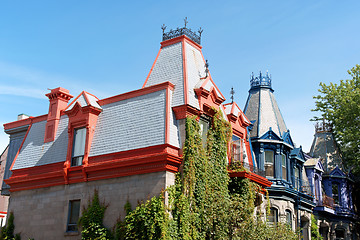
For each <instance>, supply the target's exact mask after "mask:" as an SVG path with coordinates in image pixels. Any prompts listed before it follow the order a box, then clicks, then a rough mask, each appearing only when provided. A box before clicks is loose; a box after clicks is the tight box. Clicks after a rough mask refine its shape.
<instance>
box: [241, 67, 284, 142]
mask: <svg viewBox="0 0 360 240" xmlns="http://www.w3.org/2000/svg"><path fill="white" fill-rule="evenodd" d="M250 85H251V88H250V90H249V96H248V99H247V101H246V104H245V108H244V113H245V115H246V116H247V118H248V119H249V120H250V121H251V123H252V124H253V127H252V130H251V132H250V134H251V138H261V137H263V136H264V135H265V134H266V133H268V132H269V131H270V132H271V133H272V134H275V135H276V136H277V137H279V138H280V139H285V138H286V135H288V134H287V133H288V129H287V127H286V124H285V121H284V119H283V117H282V115H281V112H280V108H279V106H278V104H277V102H276V99H275V96H274V94H273V92H274V90H273V89H272V87H271V76H269V74H268V73H266V75H262V74H261V72H260V74H259V76H257V77H254V75H252V76H251V81H250Z"/></svg>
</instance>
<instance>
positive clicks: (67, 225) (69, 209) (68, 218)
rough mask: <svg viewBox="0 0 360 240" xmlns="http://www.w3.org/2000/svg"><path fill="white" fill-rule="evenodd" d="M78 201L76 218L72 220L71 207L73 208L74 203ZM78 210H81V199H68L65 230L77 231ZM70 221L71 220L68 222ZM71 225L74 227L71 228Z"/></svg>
mask: <svg viewBox="0 0 360 240" xmlns="http://www.w3.org/2000/svg"><path fill="white" fill-rule="evenodd" d="M75 202H78V203H79V206H78V210H77V214H76V215H77V217H75V218H77V219H74V220H72V219H71V218H72V216H73V212H72V211H73V209H74V203H75ZM80 211H81V200H80V199H73V200H69V205H68V217H67V223H66V232H78V231H79V228H78V224H77V223H78V220H79V218H80ZM70 221H71V222H70ZM72 227H74V229H71V228H72Z"/></svg>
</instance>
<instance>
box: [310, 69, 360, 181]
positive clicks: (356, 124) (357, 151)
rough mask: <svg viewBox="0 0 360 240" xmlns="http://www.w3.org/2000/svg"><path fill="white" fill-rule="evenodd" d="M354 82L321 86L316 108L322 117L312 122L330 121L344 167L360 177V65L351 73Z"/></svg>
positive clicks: (315, 97) (323, 84) (346, 81)
mask: <svg viewBox="0 0 360 240" xmlns="http://www.w3.org/2000/svg"><path fill="white" fill-rule="evenodd" d="M348 73H349V75H350V76H351V79H348V80H345V81H344V80H341V81H340V84H336V83H335V84H334V83H330V84H329V85H326V84H325V83H320V89H319V90H318V91H319V93H320V94H319V95H317V96H314V99H316V101H315V104H316V108H315V109H313V110H312V111H315V112H319V113H320V114H321V116H320V117H314V118H313V119H312V120H314V121H318V120H326V121H327V122H328V124H330V126H331V127H332V129H333V133H334V136H335V139H336V141H337V143H338V144H339V147H340V150H341V153H342V158H343V164H344V165H345V167H347V168H348V169H349V170H350V169H352V172H353V173H355V174H356V175H360V134H359V133H360V65H356V66H355V67H353V68H352V69H351V70H349V71H348Z"/></svg>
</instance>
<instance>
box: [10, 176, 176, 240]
mask: <svg viewBox="0 0 360 240" xmlns="http://www.w3.org/2000/svg"><path fill="white" fill-rule="evenodd" d="M174 180H175V174H173V173H170V172H157V173H148V174H142V175H134V176H127V177H121V178H113V179H106V180H99V181H93V182H85V183H77V184H70V185H62V186H55V187H49V188H41V189H34V190H26V191H19V192H13V193H11V197H10V203H9V212H10V211H12V212H14V216H15V233H19V232H20V233H21V237H22V239H28V238H34V239H53V240H56V239H69V240H72V239H81V235H80V234H73V233H72V234H69V233H66V226H67V219H68V211H69V209H68V208H69V201H70V200H77V199H80V200H81V210H80V215H81V212H82V209H83V207H86V206H87V205H88V203H89V200H90V199H92V197H93V194H94V190H95V189H97V190H98V192H99V197H100V200H101V201H102V202H105V203H106V204H107V205H108V208H107V209H106V212H105V217H104V225H105V226H106V227H108V228H112V227H113V226H114V225H115V223H116V220H117V219H118V218H119V217H121V218H124V216H125V212H124V204H125V203H126V201H127V200H129V202H130V203H131V205H132V208H135V207H136V205H137V203H138V202H139V201H141V200H144V199H147V198H149V197H152V196H155V195H159V193H160V192H161V190H162V189H165V188H166V187H167V186H169V185H172V184H174Z"/></svg>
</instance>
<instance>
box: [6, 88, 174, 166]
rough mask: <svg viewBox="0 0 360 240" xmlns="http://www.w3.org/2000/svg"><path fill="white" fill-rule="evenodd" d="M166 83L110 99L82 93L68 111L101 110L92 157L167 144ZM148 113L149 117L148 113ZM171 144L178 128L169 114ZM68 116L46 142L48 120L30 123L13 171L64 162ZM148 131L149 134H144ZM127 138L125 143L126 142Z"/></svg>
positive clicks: (37, 119)
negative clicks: (80, 108) (75, 109)
mask: <svg viewBox="0 0 360 240" xmlns="http://www.w3.org/2000/svg"><path fill="white" fill-rule="evenodd" d="M166 95H167V94H166V84H160V86H159V85H157V86H152V87H150V88H144V89H141V90H136V91H133V92H130V93H125V94H120V95H117V96H114V97H111V98H108V99H103V100H96V99H97V98H96V97H95V96H93V95H91V94H89V93H87V92H82V93H81V94H80V95H79V96H78V97H77V98H76V99H75V100H74V101H73V102H72V103H70V104H69V105H68V107H67V108H66V112H68V111H71V109H72V108H74V106H76V104H79V105H80V106H81V107H86V106H94V107H96V108H99V109H102V112H101V113H100V114H99V117H98V120H97V124H96V127H95V129H94V131H95V133H94V137H93V139H92V144H91V148H90V152H89V157H93V156H97V155H104V154H111V153H115V152H120V151H128V150H132V149H137V148H144V147H149V146H154V145H159V144H165V127H166V124H167V123H166V122H167V120H166V115H167V114H166V112H167V111H168V109H167V107H166V105H167V102H168V101H169V100H170V101H171V97H169V98H168V99H169V100H167V97H166ZM145 113H146V114H145ZM169 118H170V119H169V121H168V127H169V129H170V132H171V135H170V137H169V143H171V144H172V145H173V146H175V147H179V145H180V143H179V137H178V134H177V125H176V123H175V122H174V121H173V114H169ZM68 125H69V117H68V116H67V115H65V114H62V116H61V118H60V120H59V126H58V129H57V132H56V136H55V140H54V141H51V142H46V143H44V134H45V126H46V118H45V116H44V117H37V118H35V119H34V120H33V121H32V124H30V127H29V130H28V133H27V135H26V138H25V140H24V142H23V145H22V147H21V149H20V151H19V154H18V156H17V158H16V161H15V163H14V165H13V167H12V170H16V169H22V168H28V167H34V166H41V165H45V164H53V163H58V162H64V161H65V160H66V157H67V155H66V154H67V150H68V141H69V139H68ZM145 129H146V131H144V130H145ZM130 132H131V134H129V133H130ZM125 139H126V140H125Z"/></svg>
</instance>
